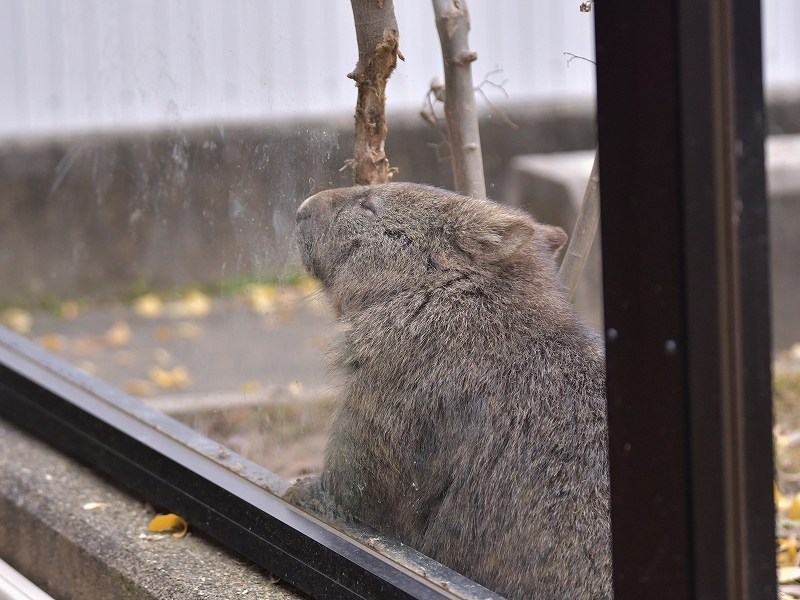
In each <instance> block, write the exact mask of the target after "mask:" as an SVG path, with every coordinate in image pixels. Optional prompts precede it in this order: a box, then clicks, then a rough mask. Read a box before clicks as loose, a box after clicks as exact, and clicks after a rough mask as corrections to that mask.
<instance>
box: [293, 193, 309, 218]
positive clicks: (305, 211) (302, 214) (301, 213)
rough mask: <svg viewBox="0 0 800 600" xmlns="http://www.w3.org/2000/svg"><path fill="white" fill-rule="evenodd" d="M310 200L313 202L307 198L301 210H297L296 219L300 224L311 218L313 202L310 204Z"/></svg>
mask: <svg viewBox="0 0 800 600" xmlns="http://www.w3.org/2000/svg"><path fill="white" fill-rule="evenodd" d="M312 198H313V196H312ZM309 200H311V198H306V200H305V201H304V202H303V203H302V204H301V205H300V208H298V209H297V212H296V213H295V215H294V218H295V220H296V221H297V222H298V223H299V222H300V221H302V220H304V219H308V218H309V217H311V202H309Z"/></svg>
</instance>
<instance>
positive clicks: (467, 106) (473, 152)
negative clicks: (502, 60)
mask: <svg viewBox="0 0 800 600" xmlns="http://www.w3.org/2000/svg"><path fill="white" fill-rule="evenodd" d="M433 12H434V14H435V15H436V29H437V30H438V32H439V41H440V43H441V46H442V59H443V61H444V80H445V88H446V93H445V99H444V115H445V118H446V119H447V129H448V131H449V134H450V146H451V148H452V150H451V151H452V154H453V180H454V183H455V191H457V192H459V193H460V194H464V195H465V196H473V197H475V198H485V197H486V183H485V181H484V176H483V155H482V154H481V137H480V133H479V131H478V113H477V111H476V109H475V86H474V85H473V83H472V66H471V63H472V61H474V60H475V59H477V58H478V55H477V54H475V53H474V52H472V51H471V50H470V49H469V29H470V21H469V10H468V8H467V3H466V0H433Z"/></svg>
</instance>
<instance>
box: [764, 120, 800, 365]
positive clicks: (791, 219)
mask: <svg viewBox="0 0 800 600" xmlns="http://www.w3.org/2000/svg"><path fill="white" fill-rule="evenodd" d="M766 151H767V191H768V194H769V236H770V240H769V241H770V243H769V251H770V277H771V280H772V342H773V348H774V349H775V350H783V349H786V348H788V347H790V346H791V345H792V344H794V343H795V342H800V135H773V136H770V137H769V138H767V145H766Z"/></svg>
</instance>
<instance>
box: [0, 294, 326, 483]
mask: <svg viewBox="0 0 800 600" xmlns="http://www.w3.org/2000/svg"><path fill="white" fill-rule="evenodd" d="M304 285H305V287H303V286H304ZM311 288H312V286H311V284H310V283H309V282H305V283H304V284H300V285H299V286H284V287H277V288H276V287H271V286H254V288H253V289H254V290H255V292H257V293H253V289H250V290H249V291H250V293H249V294H248V292H247V291H244V290H243V291H242V292H240V293H233V294H230V295H228V296H224V297H212V298H209V297H207V296H203V295H202V294H199V293H194V294H188V295H186V296H184V299H183V300H179V301H173V302H160V301H159V300H158V299H157V298H155V297H154V296H151V297H150V298H149V299H150V304H149V305H148V304H147V302H144V303H142V302H139V303H135V302H134V303H128V304H124V303H120V304H116V305H100V306H96V307H91V308H83V309H79V310H78V311H77V314H75V312H74V306H73V307H70V306H69V305H67V306H66V309H67V310H66V311H64V312H66V314H67V318H65V317H64V316H54V315H53V314H52V313H48V312H46V311H33V312H31V313H28V315H29V318H30V320H31V326H30V329H29V331H28V333H27V335H28V337H30V338H31V339H33V340H35V341H37V342H38V343H39V344H40V345H42V346H43V347H45V348H46V349H48V350H50V351H51V352H54V353H55V354H58V355H60V356H62V357H63V358H66V359H67V360H69V361H71V362H73V363H74V364H75V365H77V366H78V367H79V368H82V369H84V370H85V371H87V372H89V373H90V374H92V375H95V376H97V377H99V378H101V379H103V380H105V381H107V382H109V383H111V384H112V385H114V386H116V387H119V388H120V389H122V390H124V391H126V392H128V393H130V394H132V395H134V396H139V397H140V398H141V399H142V400H143V401H144V402H146V403H147V404H150V405H151V406H154V407H156V408H159V409H161V410H163V411H164V412H166V413H168V414H170V415H172V416H174V417H175V418H178V419H179V420H181V421H182V422H184V423H186V424H188V425H190V426H192V427H194V428H195V429H197V430H198V431H200V432H201V433H203V434H205V435H208V436H209V437H211V438H213V439H215V440H216V441H219V442H221V443H223V444H225V445H226V446H228V447H230V448H231V449H233V450H234V451H236V452H238V453H240V454H243V455H244V456H246V457H247V458H249V459H251V460H253V461H254V462H257V463H259V464H261V465H263V466H265V467H267V468H268V469H270V470H271V471H273V472H275V473H277V474H278V475H280V476H282V477H284V478H287V479H292V478H295V477H298V476H301V475H305V474H308V473H310V472H314V471H316V470H318V469H319V468H320V467H321V464H322V455H323V450H324V447H325V441H326V432H327V426H328V424H329V422H330V416H331V412H332V408H333V403H332V391H331V388H330V385H329V380H328V376H327V372H326V367H325V360H324V348H325V346H326V342H327V338H328V335H329V334H330V332H331V327H332V319H331V317H330V315H329V314H328V313H327V311H326V309H325V307H324V305H323V304H322V303H321V302H320V301H319V299H318V295H317V294H315V293H313V292H311V293H309V290H310V289H311ZM258 292H260V293H258ZM156 315H157V316H156ZM7 316H8V314H7V313H6V317H7Z"/></svg>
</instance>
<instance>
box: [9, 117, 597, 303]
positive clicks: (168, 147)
mask: <svg viewBox="0 0 800 600" xmlns="http://www.w3.org/2000/svg"><path fill="white" fill-rule="evenodd" d="M509 115H510V116H511V117H512V118H513V119H514V120H515V121H516V122H517V124H518V125H519V129H518V130H517V131H513V130H511V129H510V128H509V127H508V126H507V125H505V124H503V123H502V121H500V120H499V119H498V118H497V115H494V116H492V115H491V114H486V115H484V116H483V117H482V118H481V134H482V136H483V144H484V162H485V165H486V173H487V187H488V189H489V194H490V195H493V196H495V197H499V189H500V184H501V182H502V180H503V177H504V172H505V168H506V166H507V164H508V162H509V161H510V159H511V157H512V156H514V155H516V154H526V153H532V152H554V151H557V150H576V149H582V148H590V147H592V146H593V145H594V143H595V142H594V119H593V112H592V109H591V106H590V105H588V104H580V105H574V106H565V105H563V104H561V105H558V106H540V107H538V108H536V109H524V110H522V109H520V110H517V111H515V110H510V111H509ZM389 127H390V134H389V138H388V142H387V153H388V156H389V158H390V160H391V162H392V164H394V165H396V166H398V167H399V169H400V173H399V175H398V179H399V180H405V181H417V182H425V183H430V184H433V185H441V186H446V187H452V178H451V174H450V163H449V162H447V161H441V162H440V161H439V160H438V159H437V150H436V149H435V148H433V147H431V146H430V144H436V143H439V142H441V140H442V133H441V131H439V130H437V129H433V128H431V127H430V126H429V125H427V124H426V123H425V122H424V121H423V120H422V119H420V118H419V117H418V116H415V115H412V116H409V117H407V118H406V117H401V116H390V118H389ZM352 147H353V133H352V123H351V121H350V120H349V119H348V120H346V121H339V122H330V121H328V122H323V121H315V122H305V123H301V122H282V123H273V124H270V125H264V124H260V125H252V126H238V127H200V128H193V129H180V130H179V129H171V130H161V131H151V132H141V131H134V132H130V133H127V134H113V135H112V134H106V135H95V136H75V137H58V138H38V139H30V138H29V139H27V140H25V141H7V142H5V143H2V144H0V304H3V303H9V302H16V301H20V300H30V299H32V298H40V297H42V296H44V295H47V294H54V295H57V296H59V297H64V296H83V295H90V296H94V297H99V298H103V297H109V296H113V295H121V294H124V293H125V291H126V290H127V289H129V288H130V287H131V286H133V285H135V284H136V283H137V282H141V281H144V282H146V283H148V284H150V285H152V286H155V287H172V286H177V285H185V284H190V283H209V282H214V281H218V280H220V279H224V278H231V277H236V276H239V275H252V274H258V273H270V272H275V271H277V270H280V269H281V268H282V267H283V266H284V265H286V264H287V262H289V261H291V260H292V251H293V244H292V242H291V232H292V230H293V227H294V211H295V209H296V207H297V206H298V205H299V204H300V202H301V201H302V200H303V199H304V198H305V197H307V196H308V195H310V194H311V193H313V192H314V191H318V190H320V189H324V188H328V187H334V186H343V185H350V184H351V182H352V179H351V177H350V175H349V173H344V172H340V171H339V169H340V167H341V166H342V165H343V164H344V162H345V160H346V159H347V158H348V157H349V156H351V155H352ZM442 153H445V151H444V150H442ZM495 190H497V194H495V193H494V192H495Z"/></svg>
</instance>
